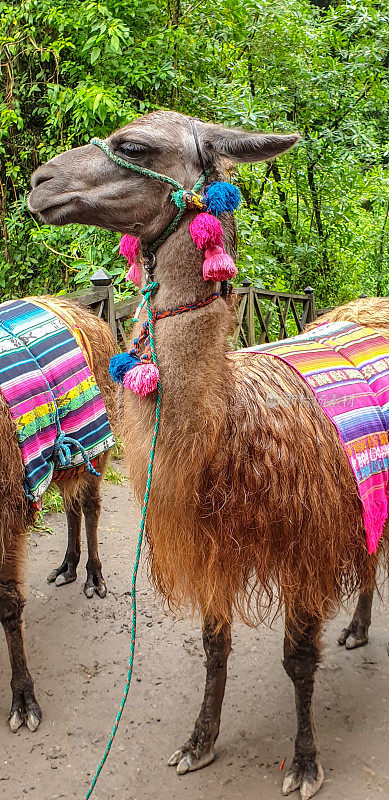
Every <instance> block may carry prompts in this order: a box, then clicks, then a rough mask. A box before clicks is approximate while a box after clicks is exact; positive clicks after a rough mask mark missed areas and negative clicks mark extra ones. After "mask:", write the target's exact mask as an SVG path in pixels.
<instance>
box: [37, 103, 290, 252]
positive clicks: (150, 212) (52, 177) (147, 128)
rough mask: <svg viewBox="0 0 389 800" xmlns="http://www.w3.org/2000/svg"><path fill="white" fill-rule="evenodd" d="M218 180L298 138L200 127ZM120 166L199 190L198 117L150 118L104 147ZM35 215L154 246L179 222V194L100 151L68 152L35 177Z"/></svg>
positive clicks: (202, 142) (81, 149)
mask: <svg viewBox="0 0 389 800" xmlns="http://www.w3.org/2000/svg"><path fill="white" fill-rule="evenodd" d="M192 122H194V124H195V126H196V130H197V134H198V138H199V144H200V148H201V153H202V156H203V159H204V163H205V167H206V169H207V170H208V171H209V175H210V179H211V180H212V179H213V178H214V177H215V176H216V175H217V174H219V175H220V170H221V169H222V167H223V160H224V161H225V160H226V159H228V160H229V161H233V162H254V161H264V160H268V159H270V158H274V157H275V156H278V155H280V154H281V153H284V152H286V151H287V150H289V148H290V147H292V146H293V145H294V144H295V143H296V142H297V141H298V139H299V138H300V137H299V135H298V134H289V135H276V134H271V133H249V132H246V131H242V130H237V129H228V128H225V127H223V126H221V125H211V124H208V123H205V122H203V121H201V120H197V119H196V120H192ZM104 142H105V144H106V145H107V146H108V148H109V150H110V152H111V153H113V154H115V155H117V156H119V157H120V159H122V160H124V161H126V162H128V163H130V164H133V165H138V166H141V167H144V168H146V169H150V170H153V171H154V172H157V173H161V174H163V175H167V176H169V177H171V178H173V179H174V180H175V181H177V182H178V183H180V184H181V185H182V186H183V187H184V188H185V189H191V188H192V187H193V185H194V184H195V183H196V181H197V179H198V177H199V175H200V174H201V172H202V167H201V164H200V162H199V155H198V151H197V148H196V143H195V139H194V135H193V130H192V127H191V124H190V118H188V117H186V116H185V115H183V114H178V113H176V112H173V111H157V112H154V113H152V114H148V115H147V116H144V117H139V118H138V119H136V120H134V121H133V122H131V123H130V124H129V125H126V126H125V127H124V128H121V129H120V130H118V131H115V132H114V133H113V134H112V135H111V136H109V137H107V139H105V140H104ZM31 183H32V192H31V193H30V196H29V201H28V205H29V209H30V211H31V212H32V213H33V214H37V215H38V216H39V217H40V218H41V219H42V220H43V221H44V222H45V223H49V224H55V225H65V224H67V223H70V222H78V223H83V224H86V225H98V226H100V227H103V228H108V229H109V230H114V231H121V232H123V233H129V234H130V235H132V236H136V237H139V238H140V239H141V241H142V242H145V243H148V242H150V241H152V240H154V239H155V238H157V237H158V236H159V234H160V233H161V232H162V231H163V230H164V229H165V228H166V226H167V225H169V223H170V222H171V221H172V220H173V218H174V216H175V214H176V212H177V206H176V205H175V204H174V203H173V202H172V201H171V192H172V187H171V185H169V184H168V183H164V182H161V181H158V180H156V179H155V178H151V177H149V176H147V175H144V174H139V173H137V172H134V171H133V170H131V169H126V168H125V167H124V166H123V165H120V164H118V163H116V162H115V161H114V160H112V158H110V157H109V156H108V155H107V154H106V153H105V152H104V151H103V150H102V149H101V148H100V147H98V146H96V145H94V144H87V145H85V146H84V147H76V148H73V149H72V150H67V151H65V152H63V153H61V154H60V155H59V156H56V157H55V158H53V159H51V161H48V162H47V163H46V164H44V165H43V166H41V167H39V168H38V169H37V170H36V171H35V172H34V173H33V175H32V179H31Z"/></svg>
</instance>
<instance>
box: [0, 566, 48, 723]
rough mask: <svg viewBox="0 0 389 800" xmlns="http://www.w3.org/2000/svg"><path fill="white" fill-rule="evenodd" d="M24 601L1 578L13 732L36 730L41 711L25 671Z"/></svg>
mask: <svg viewBox="0 0 389 800" xmlns="http://www.w3.org/2000/svg"><path fill="white" fill-rule="evenodd" d="M23 607H24V599H23V597H22V594H21V591H20V588H19V586H18V583H17V582H16V581H15V580H8V581H4V582H2V581H1V579H0V621H1V623H2V625H3V628H4V631H5V637H6V640H7V645H8V651H9V660H10V664H11V672H12V677H11V689H12V706H11V712H10V716H9V725H10V728H11V731H13V732H14V733H15V732H16V731H17V730H18V728H20V726H21V725H23V722H25V723H26V725H27V727H28V728H29V729H30V731H36V729H37V727H38V725H39V723H40V721H41V719H42V712H41V710H40V708H39V705H38V703H37V700H36V697H35V694H34V683H33V680H32V678H31V675H30V673H29V671H28V667H27V660H26V653H25V650H24V643H23V623H22V613H23Z"/></svg>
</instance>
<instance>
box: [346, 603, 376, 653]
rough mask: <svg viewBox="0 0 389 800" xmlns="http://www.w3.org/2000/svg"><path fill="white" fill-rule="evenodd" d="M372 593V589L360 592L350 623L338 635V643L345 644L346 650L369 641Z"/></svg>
mask: <svg viewBox="0 0 389 800" xmlns="http://www.w3.org/2000/svg"><path fill="white" fill-rule="evenodd" d="M373 594H374V590H373V589H369V590H368V591H367V592H361V593H360V595H359V599H358V603H357V607H356V609H355V611H354V616H353V618H352V620H351V622H350V625H349V626H348V627H347V628H344V629H343V630H342V633H341V634H340V636H339V639H338V643H339V644H340V645H346V648H347V650H354V648H356V647H362V646H363V645H364V644H367V643H368V641H369V626H370V623H371V606H372V602H373Z"/></svg>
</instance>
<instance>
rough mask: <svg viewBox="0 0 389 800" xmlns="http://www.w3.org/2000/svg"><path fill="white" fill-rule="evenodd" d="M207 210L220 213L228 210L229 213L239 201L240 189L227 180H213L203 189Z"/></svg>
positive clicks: (215, 214) (215, 213) (216, 214)
mask: <svg viewBox="0 0 389 800" xmlns="http://www.w3.org/2000/svg"><path fill="white" fill-rule="evenodd" d="M205 197H206V201H207V205H208V208H207V211H208V213H209V214H214V216H215V217H217V216H218V214H222V213H223V211H229V212H230V213H231V214H232V212H233V211H235V209H236V208H238V205H239V203H240V191H239V189H238V187H237V186H234V184H233V183H228V182H227V181H213V182H212V183H210V184H209V186H207V188H206V190H205Z"/></svg>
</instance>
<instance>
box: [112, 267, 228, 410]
mask: <svg viewBox="0 0 389 800" xmlns="http://www.w3.org/2000/svg"><path fill="white" fill-rule="evenodd" d="M157 288H158V284H157V283H156V284H148V285H147V286H146V287H145V289H144V290H143V295H144V296H143V300H142V302H141V303H140V305H139V306H138V309H137V312H136V315H135V317H136V318H137V317H138V316H139V312H140V309H141V308H143V305H144V304H145V303H147V302H148V301H149V298H150V296H151V295H153V294H155V292H156V291H157ZM220 296H221V293H220V292H214V294H211V295H209V297H206V298H205V300H198V301H197V302H196V303H191V304H188V305H183V306H177V307H176V308H169V309H166V310H165V311H158V310H157V309H154V311H152V312H151V321H152V324H153V325H154V324H155V323H156V322H157V321H158V320H160V319H167V318H168V317H175V316H177V315H178V314H185V313H186V312H187V311H196V310H197V309H198V308H204V307H205V306H208V305H210V303H213V301H214V300H217V299H218V297H220ZM135 317H134V319H135ZM109 372H110V375H111V378H112V380H113V381H115V382H116V383H119V384H122V385H123V386H124V387H125V388H126V389H131V390H132V391H133V392H134V393H135V394H138V395H139V396H140V397H146V395H147V394H150V393H151V392H154V391H155V389H157V387H158V380H159V370H158V367H157V365H156V364H155V363H153V358H152V351H151V346H150V321H149V319H147V321H146V322H144V323H143V325H142V328H141V332H140V334H139V336H137V338H136V339H134V342H133V348H132V350H130V351H129V352H128V353H120V354H119V355H116V356H113V358H111V361H110V364H109Z"/></svg>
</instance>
